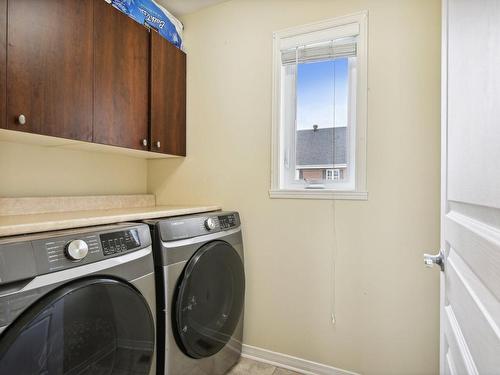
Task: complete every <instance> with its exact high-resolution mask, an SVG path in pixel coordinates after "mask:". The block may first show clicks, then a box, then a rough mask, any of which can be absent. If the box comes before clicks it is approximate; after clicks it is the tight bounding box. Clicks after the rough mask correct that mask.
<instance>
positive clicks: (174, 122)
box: [151, 32, 186, 156]
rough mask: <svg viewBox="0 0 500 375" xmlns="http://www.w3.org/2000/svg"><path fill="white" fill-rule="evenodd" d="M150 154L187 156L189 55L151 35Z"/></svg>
mask: <svg viewBox="0 0 500 375" xmlns="http://www.w3.org/2000/svg"><path fill="white" fill-rule="evenodd" d="M151 141H152V145H151V150H152V151H156V152H162V153H167V154H172V155H181V156H185V155H186V54H185V53H184V52H182V51H181V50H179V49H178V48H176V47H175V46H174V45H172V44H170V43H169V42H168V41H167V40H165V39H164V38H163V37H161V36H160V35H159V34H158V33H156V32H151Z"/></svg>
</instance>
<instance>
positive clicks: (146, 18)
mask: <svg viewBox="0 0 500 375" xmlns="http://www.w3.org/2000/svg"><path fill="white" fill-rule="evenodd" d="M106 1H107V2H108V3H110V4H112V5H113V6H114V7H115V8H116V9H118V10H120V11H122V12H123V13H125V14H126V15H127V16H129V17H130V18H132V19H134V20H135V21H137V22H139V23H140V24H141V25H147V26H149V27H151V28H153V29H155V30H157V31H158V33H159V34H160V35H161V36H163V37H164V38H165V39H167V40H168V41H169V42H170V43H172V44H173V45H175V46H176V47H178V48H181V49H182V36H181V35H182V24H181V23H180V21H178V20H177V19H176V18H175V17H174V16H172V15H171V14H170V13H169V12H168V11H167V10H166V9H165V8H163V7H162V6H161V5H158V4H156V2H155V1H154V0H106Z"/></svg>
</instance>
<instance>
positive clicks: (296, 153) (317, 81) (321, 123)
mask: <svg viewBox="0 0 500 375" xmlns="http://www.w3.org/2000/svg"><path fill="white" fill-rule="evenodd" d="M366 33H367V14H366V13H360V14H355V15H352V16H346V17H341V18H337V19H333V20H328V21H324V22H320V23H316V24H310V25H305V26H301V27H297V28H293V29H287V30H284V31H281V32H276V33H275V34H274V84H273V91H274V92H273V94H274V97H273V133H272V134H273V141H272V147H273V150H272V181H271V185H272V186H271V191H270V195H271V197H273V198H274V197H276V198H322V199H332V198H335V199H337V198H338V199H366V198H367V192H366V170H365V168H366V95H367V36H366Z"/></svg>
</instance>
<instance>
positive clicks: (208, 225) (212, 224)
mask: <svg viewBox="0 0 500 375" xmlns="http://www.w3.org/2000/svg"><path fill="white" fill-rule="evenodd" d="M216 226H217V224H216V223H215V219H214V218H213V217H209V218H208V219H207V220H205V228H207V230H214V229H215V227H216Z"/></svg>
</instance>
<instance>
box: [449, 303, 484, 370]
mask: <svg viewBox="0 0 500 375" xmlns="http://www.w3.org/2000/svg"><path fill="white" fill-rule="evenodd" d="M441 328H442V330H443V332H444V334H445V337H446V339H445V340H446V343H447V345H446V346H447V348H448V349H447V351H446V352H445V353H447V356H448V357H449V361H450V363H453V366H454V368H455V369H456V370H457V374H458V375H478V372H477V369H476V366H475V364H474V362H473V361H472V356H471V354H470V351H469V348H468V346H467V343H466V342H465V338H464V337H463V335H462V331H461V330H460V327H459V326H458V323H457V319H456V318H455V314H454V313H453V309H452V308H451V306H447V307H446V308H445V310H444V314H443V327H441Z"/></svg>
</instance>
